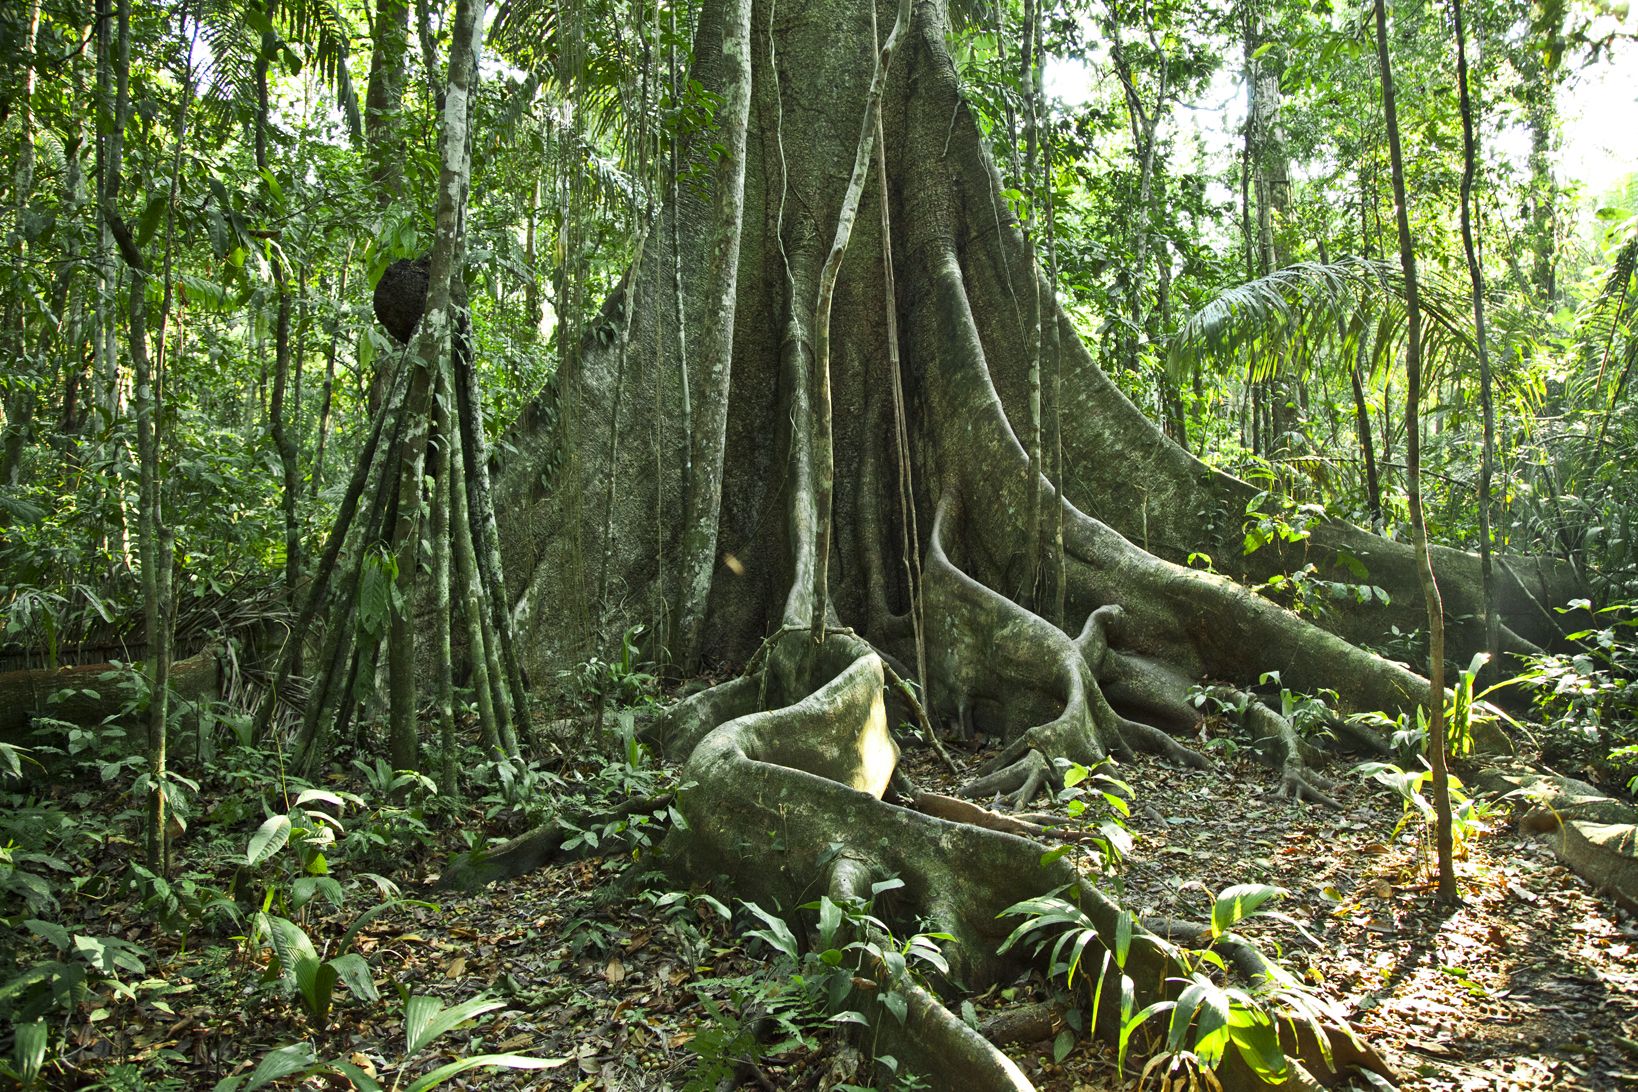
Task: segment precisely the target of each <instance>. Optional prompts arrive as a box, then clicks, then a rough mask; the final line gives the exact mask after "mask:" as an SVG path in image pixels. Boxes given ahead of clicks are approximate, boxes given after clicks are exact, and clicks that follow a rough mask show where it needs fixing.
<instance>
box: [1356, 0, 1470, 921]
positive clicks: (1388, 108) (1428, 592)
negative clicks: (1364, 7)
mask: <svg viewBox="0 0 1638 1092" xmlns="http://www.w3.org/2000/svg"><path fill="white" fill-rule="evenodd" d="M1375 10H1376V56H1377V63H1378V64H1379V65H1380V66H1381V77H1382V113H1383V116H1384V118H1385V119H1386V122H1387V129H1388V155H1389V161H1390V163H1391V164H1392V167H1393V197H1394V209H1395V219H1396V220H1397V222H1398V228H1399V265H1400V268H1401V269H1403V270H1404V273H1405V492H1406V494H1407V497H1408V499H1409V502H1410V519H1411V535H1412V539H1413V542H1414V544H1415V548H1416V560H1417V572H1418V575H1419V576H1420V577H1421V583H1422V601H1423V602H1424V603H1425V604H1426V606H1427V613H1428V699H1427V701H1428V705H1427V708H1428V740H1427V754H1428V761H1429V764H1430V765H1431V766H1432V767H1433V807H1434V812H1435V815H1436V820H1437V821H1436V823H1435V827H1436V832H1435V841H1436V842H1437V846H1438V854H1439V898H1440V900H1441V901H1443V902H1447V903H1455V902H1459V901H1461V894H1460V892H1458V891H1457V889H1456V864H1455V860H1454V850H1453V841H1452V833H1451V814H1450V772H1449V770H1448V769H1447V768H1446V759H1445V753H1446V751H1447V749H1448V748H1449V743H1448V741H1447V740H1446V738H1445V611H1444V603H1443V601H1442V600H1441V599H1440V597H1439V583H1438V581H1437V580H1436V579H1435V577H1434V572H1433V554H1432V553H1431V551H1430V550H1429V549H1428V521H1427V514H1426V512H1425V511H1424V510H1423V507H1422V420H1421V402H1422V313H1421V308H1420V301H1419V299H1418V293H1417V283H1416V248H1415V244H1414V242H1413V240H1412V239H1411V232H1410V207H1409V205H1410V202H1409V198H1408V197H1407V196H1406V193H1405V160H1404V152H1403V151H1402V150H1401V148H1400V143H1399V114H1398V110H1397V104H1396V103H1395V101H1394V85H1393V66H1392V63H1391V59H1390V57H1389V52H1388V14H1387V7H1386V3H1385V0H1375Z"/></svg>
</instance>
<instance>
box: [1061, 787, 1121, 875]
mask: <svg viewBox="0 0 1638 1092" xmlns="http://www.w3.org/2000/svg"><path fill="white" fill-rule="evenodd" d="M1135 795H1136V793H1134V792H1133V791H1132V786H1131V785H1129V784H1127V783H1126V782H1125V781H1122V780H1120V779H1119V778H1117V777H1112V776H1110V775H1109V774H1107V773H1105V772H1103V767H1102V766H1100V767H1098V768H1096V769H1093V768H1089V767H1087V766H1083V765H1081V764H1080V763H1078V762H1066V763H1064V764H1063V788H1062V789H1061V790H1059V792H1058V796H1057V799H1058V802H1059V803H1060V804H1062V805H1063V806H1064V811H1065V812H1066V813H1067V814H1068V815H1069V818H1070V819H1071V820H1072V821H1074V822H1076V823H1078V824H1079V825H1081V826H1082V827H1083V828H1084V829H1085V830H1086V832H1087V833H1088V834H1089V835H1090V836H1091V838H1092V847H1093V848H1094V849H1095V850H1096V851H1097V853H1098V856H1099V858H1100V859H1101V861H1102V864H1103V871H1104V872H1105V873H1111V874H1112V873H1113V872H1114V870H1115V869H1116V868H1118V867H1119V865H1120V863H1121V862H1122V861H1123V860H1125V859H1126V855H1127V854H1129V853H1131V852H1132V845H1133V838H1132V832H1131V831H1130V830H1129V829H1128V828H1127V826H1126V820H1127V819H1128V818H1129V817H1130V816H1131V814H1132V807H1131V804H1130V803H1128V801H1130V800H1131V799H1132V798H1133V797H1134V796H1135ZM1098 800H1101V801H1102V802H1103V805H1104V807H1106V808H1107V809H1108V810H1109V815H1108V817H1107V818H1102V819H1099V818H1097V817H1096V815H1095V814H1093V813H1092V804H1093V802H1096V801H1098ZM1071 848H1072V847H1071V846H1067V845H1066V846H1064V847H1062V848H1061V849H1057V850H1053V851H1052V853H1051V854H1049V855H1048V856H1049V859H1050V858H1053V857H1057V856H1062V855H1063V854H1065V853H1067V852H1069V850H1070V849H1071Z"/></svg>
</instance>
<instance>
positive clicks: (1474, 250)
mask: <svg viewBox="0 0 1638 1092" xmlns="http://www.w3.org/2000/svg"><path fill="white" fill-rule="evenodd" d="M1450 14H1451V20H1452V22H1453V23H1454V24H1455V30H1456V86H1457V90H1458V95H1459V97H1460V102H1461V108H1462V198H1461V200H1462V211H1461V216H1462V251H1463V253H1464V254H1465V255H1466V257H1467V276H1468V280H1469V282H1470V283H1471V284H1472V288H1473V340H1474V342H1475V343H1476V344H1477V345H1478V349H1479V404H1480V405H1481V406H1482V407H1483V412H1484V451H1483V453H1482V455H1481V456H1480V459H1479V574H1480V579H1481V580H1482V582H1483V585H1484V631H1485V651H1487V652H1488V653H1489V654H1490V665H1491V671H1492V672H1494V671H1495V670H1496V669H1498V668H1500V666H1501V615H1500V614H1498V613H1497V610H1496V577H1495V572H1494V569H1493V565H1492V562H1491V557H1490V553H1491V550H1492V549H1493V545H1492V543H1491V541H1490V480H1491V476H1492V474H1493V473H1494V472H1495V467H1496V406H1495V398H1494V396H1493V391H1492V389H1491V383H1490V346H1489V344H1488V336H1487V332H1486V327H1485V314H1484V270H1483V269H1482V268H1481V267H1480V265H1479V249H1478V246H1477V244H1476V243H1475V242H1474V239H1473V175H1474V172H1475V170H1476V169H1477V163H1478V158H1479V151H1478V139H1477V137H1475V136H1474V129H1473V112H1474V111H1473V100H1472V93H1471V91H1470V89H1469V87H1468V84H1469V80H1470V77H1469V75H1468V67H1467V36H1466V32H1465V31H1464V29H1463V27H1462V0H1450Z"/></svg>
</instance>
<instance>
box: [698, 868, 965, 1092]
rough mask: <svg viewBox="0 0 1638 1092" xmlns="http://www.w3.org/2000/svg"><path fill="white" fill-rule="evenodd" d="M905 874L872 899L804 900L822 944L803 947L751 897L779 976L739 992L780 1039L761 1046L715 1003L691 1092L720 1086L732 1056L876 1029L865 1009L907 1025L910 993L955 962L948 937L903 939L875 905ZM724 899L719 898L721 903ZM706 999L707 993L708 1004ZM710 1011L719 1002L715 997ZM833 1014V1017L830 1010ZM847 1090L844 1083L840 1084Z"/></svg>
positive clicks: (879, 1060)
mask: <svg viewBox="0 0 1638 1092" xmlns="http://www.w3.org/2000/svg"><path fill="white" fill-rule="evenodd" d="M903 886H904V881H903V880H899V879H889V880H883V881H880V882H878V883H875V884H872V885H871V893H870V897H869V898H868V899H859V898H855V899H845V900H842V901H840V902H838V901H836V900H834V899H832V898H830V896H828V895H822V896H820V898H819V899H818V900H817V901H815V902H810V903H805V904H803V906H802V907H801V909H803V910H808V911H813V912H815V913H816V914H817V918H818V922H817V932H816V934H815V936H816V941H817V943H816V944H815V946H814V947H813V948H812V949H811V950H808V951H803V950H802V947H801V945H800V944H799V943H798V941H797V939H796V934H795V933H794V932H793V931H792V930H791V927H790V925H788V924H787V923H786V921H785V919H783V918H781V917H780V916H779V915H777V914H774V913H771V912H770V911H767V910H764V909H763V908H762V907H760V906H758V905H757V904H756V903H752V902H746V903H742V904H741V905H742V906H744V908H745V910H746V912H747V913H749V914H750V915H751V916H752V917H754V918H755V919H756V920H758V921H760V922H761V923H762V927H761V928H756V929H750V930H748V931H747V932H746V934H745V935H746V936H748V937H752V938H755V939H757V940H759V941H761V942H762V943H763V944H765V945H767V946H768V948H770V949H771V950H772V951H773V952H774V953H776V955H777V956H778V957H779V959H778V965H777V968H776V970H775V971H774V972H773V974H772V975H771V976H770V977H768V978H767V979H764V980H748V981H741V982H739V983H737V984H736V986H735V991H736V994H735V996H737V998H738V1000H739V1001H740V1002H742V1003H741V1004H740V1005H739V1006H738V1007H739V1008H740V1011H741V1012H745V1011H752V1010H754V1011H756V1012H759V1013H765V1014H767V1018H770V1019H773V1020H774V1021H775V1026H776V1028H777V1031H778V1036H777V1041H776V1042H774V1043H773V1044H772V1045H771V1046H770V1045H765V1044H761V1043H760V1042H759V1039H758V1037H757V1036H754V1035H750V1034H749V1032H750V1029H749V1028H747V1027H745V1026H744V1023H743V1019H742V1018H741V1017H735V1016H732V1015H731V1014H729V1013H728V1012H727V1011H726V1010H723V1009H720V1008H715V1010H714V1014H715V1017H716V1019H714V1020H713V1022H712V1024H711V1025H710V1026H709V1027H708V1028H707V1029H705V1030H703V1031H702V1032H701V1034H700V1035H699V1036H696V1041H695V1043H694V1044H693V1049H694V1051H695V1053H697V1054H699V1055H700V1063H699V1065H698V1066H697V1067H696V1069H695V1071H694V1073H693V1075H692V1076H691V1078H690V1080H689V1082H688V1084H687V1086H686V1087H687V1088H688V1089H691V1090H692V1089H707V1088H714V1087H716V1082H717V1081H718V1080H720V1079H721V1077H722V1076H725V1075H726V1074H727V1073H728V1072H730V1071H731V1069H732V1063H733V1062H734V1061H736V1060H738V1059H740V1058H743V1057H746V1056H752V1057H766V1056H771V1055H777V1054H780V1053H784V1052H786V1051H788V1050H791V1049H793V1048H795V1047H797V1046H804V1045H806V1046H811V1045H812V1038H811V1037H812V1034H813V1033H814V1032H815V1031H817V1030H818V1029H819V1028H822V1027H826V1026H837V1025H841V1026H857V1027H860V1028H863V1029H867V1030H869V1029H876V1030H879V1028H876V1025H874V1024H873V1023H872V1021H871V1017H870V1016H869V1015H867V1011H866V1010H878V1009H879V1010H881V1011H885V1012H886V1013H888V1014H889V1016H890V1017H891V1018H892V1019H893V1020H895V1021H897V1022H898V1023H900V1024H903V1023H904V1021H905V1020H906V1019H907V1018H908V1016H909V1011H910V1010H909V995H908V991H909V989H910V987H911V985H912V984H914V983H920V982H921V981H922V980H923V977H924V976H925V975H926V974H928V973H936V974H939V975H947V974H948V973H949V970H950V968H949V964H948V962H946V960H945V958H944V954H943V952H942V951H941V950H940V949H939V944H940V942H942V941H946V940H950V939H952V938H951V936H950V934H948V933H944V932H939V931H936V930H932V929H923V930H920V931H918V932H916V933H913V934H911V935H910V936H908V937H902V938H901V937H897V936H895V935H894V934H893V932H892V930H891V929H890V928H889V927H888V925H887V923H886V921H884V920H883V919H882V918H880V917H878V916H877V915H876V913H875V912H874V908H875V903H876V900H877V898H878V897H879V896H881V895H883V894H886V893H887V892H889V891H893V890H896V889H897V888H900V887H903ZM717 905H719V906H720V905H721V904H720V903H719V904H717ZM705 1000H706V999H704V998H702V1001H705ZM707 1009H708V1011H711V1010H713V1005H712V1004H711V1003H707ZM827 1013H828V1014H829V1015H828V1017H827V1016H826V1014H827ZM870 1053H871V1057H872V1059H873V1061H874V1062H875V1063H876V1065H878V1066H879V1067H881V1068H882V1069H885V1070H886V1071H887V1072H889V1073H891V1074H893V1076H894V1081H895V1086H896V1087H901V1088H903V1087H912V1086H914V1085H915V1080H914V1078H913V1076H912V1075H911V1074H909V1073H901V1072H900V1071H899V1062H898V1060H897V1059H896V1058H894V1057H893V1056H891V1055H886V1054H878V1053H876V1052H875V1051H874V1049H872V1050H871V1052H870ZM838 1087H844V1086H838Z"/></svg>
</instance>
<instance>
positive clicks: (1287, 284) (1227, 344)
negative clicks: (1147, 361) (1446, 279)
mask: <svg viewBox="0 0 1638 1092" xmlns="http://www.w3.org/2000/svg"><path fill="white" fill-rule="evenodd" d="M1419 294H1420V297H1421V309H1422V314H1423V319H1424V323H1423V328H1422V351H1423V356H1424V358H1425V359H1426V360H1427V361H1428V370H1427V382H1428V383H1429V384H1432V383H1433V382H1435V381H1436V380H1437V379H1438V377H1439V374H1440V372H1441V370H1442V369H1444V368H1451V369H1460V368H1461V367H1462V366H1463V365H1465V364H1466V363H1467V362H1468V361H1470V360H1472V359H1474V358H1475V357H1476V352H1475V348H1474V344H1473V337H1472V334H1471V333H1470V332H1469V330H1468V327H1467V324H1466V321H1465V319H1464V318H1463V317H1462V315H1463V311H1462V306H1461V303H1460V297H1459V296H1458V295H1457V294H1456V293H1454V292H1452V291H1450V290H1449V289H1448V288H1447V287H1446V286H1445V285H1444V284H1442V283H1441V282H1439V281H1437V280H1435V279H1431V278H1430V279H1428V280H1426V281H1425V282H1424V283H1422V284H1421V285H1420V293H1419ZM1373 330H1374V336H1373V337H1371V338H1370V342H1369V346H1368V347H1369V350H1370V353H1369V362H1370V364H1371V367H1372V370H1373V372H1380V371H1381V370H1382V369H1383V368H1384V367H1386V365H1387V364H1388V363H1389V362H1390V361H1392V360H1393V359H1395V357H1396V356H1397V355H1398V353H1399V352H1400V350H1401V349H1402V348H1403V345H1404V339H1405V333H1406V321H1405V282H1404V277H1403V275H1402V274H1401V273H1400V271H1399V268H1398V266H1396V265H1392V264H1390V263H1387V262H1382V261H1377V260H1375V259H1372V258H1344V259H1341V260H1339V261H1334V262H1326V263H1322V262H1298V263H1297V264H1295V265H1290V266H1287V267H1285V268H1284V269H1280V270H1277V271H1275V272H1273V273H1270V274H1268V275H1267V276H1265V277H1259V278H1258V279H1256V280H1253V281H1248V282H1246V283H1244V284H1238V285H1234V286H1233V287H1230V288H1226V289H1224V290H1223V291H1222V292H1220V293H1218V295H1217V296H1216V298H1214V299H1212V300H1209V301H1208V302H1207V303H1205V304H1204V305H1203V306H1202V307H1200V308H1199V309H1198V310H1196V311H1195V312H1194V313H1193V314H1192V315H1190V316H1189V318H1188V319H1187V321H1185V322H1184V323H1183V325H1182V327H1181V328H1180V329H1179V330H1178V332H1177V334H1176V335H1175V336H1174V337H1173V339H1172V343H1171V346H1170V350H1169V353H1168V358H1167V368H1168V370H1169V371H1170V372H1171V373H1172V376H1173V378H1174V379H1179V378H1180V377H1182V376H1184V375H1186V374H1188V372H1189V371H1190V370H1191V369H1192V368H1193V367H1196V366H1198V364H1199V363H1200V361H1201V360H1203V359H1205V358H1215V359H1217V360H1219V361H1228V362H1235V363H1239V364H1243V365H1244V367H1245V369H1246V375H1247V378H1248V380H1251V381H1258V380H1264V379H1268V378H1270V377H1271V376H1274V375H1276V374H1285V375H1291V376H1294V377H1297V378H1302V377H1306V376H1307V375H1309V374H1311V373H1312V372H1314V371H1315V370H1316V369H1318V368H1319V367H1321V366H1322V365H1323V364H1324V362H1325V361H1326V360H1328V359H1329V360H1335V361H1339V362H1341V363H1343V364H1344V365H1345V366H1347V367H1352V366H1353V362H1354V360H1355V354H1356V353H1357V351H1358V349H1359V343H1360V338H1361V337H1363V336H1365V335H1366V333H1367V332H1369V331H1373Z"/></svg>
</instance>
